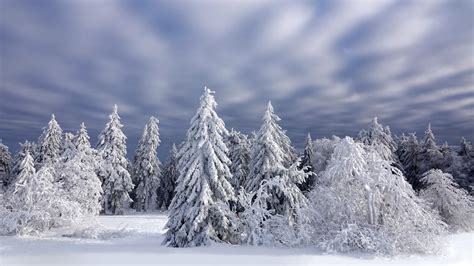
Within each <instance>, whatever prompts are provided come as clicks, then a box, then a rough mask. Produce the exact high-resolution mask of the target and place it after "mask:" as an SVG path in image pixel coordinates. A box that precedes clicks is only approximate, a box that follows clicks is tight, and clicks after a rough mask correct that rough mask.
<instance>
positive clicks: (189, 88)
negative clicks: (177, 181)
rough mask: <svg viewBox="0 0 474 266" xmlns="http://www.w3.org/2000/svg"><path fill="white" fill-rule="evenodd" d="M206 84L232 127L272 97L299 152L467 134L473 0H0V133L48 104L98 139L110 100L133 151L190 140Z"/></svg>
mask: <svg viewBox="0 0 474 266" xmlns="http://www.w3.org/2000/svg"><path fill="white" fill-rule="evenodd" d="M204 86H208V87H210V88H211V89H212V90H214V91H216V93H215V97H216V100H217V102H218V107H217V112H218V114H219V115H220V116H221V117H222V118H223V120H224V121H225V123H226V127H227V128H229V129H230V128H234V129H237V130H240V131H243V132H245V133H249V132H251V131H253V130H258V128H259V126H260V123H261V116H262V115H263V111H264V109H265V107H266V104H267V102H268V101H269V100H271V101H272V104H273V106H274V109H275V112H276V113H277V114H278V115H279V116H280V117H281V118H282V120H281V125H282V127H283V128H284V129H286V130H287V134H288V135H289V136H290V138H291V139H292V142H293V144H294V145H295V146H296V148H298V149H301V148H302V146H303V143H304V140H305V136H306V134H307V133H311V134H312V136H313V138H314V139H315V138H321V137H331V136H332V135H338V136H346V135H349V136H356V135H357V132H358V131H359V130H360V129H361V128H366V127H367V126H368V124H369V122H370V121H371V119H372V118H373V117H374V116H377V117H378V120H379V122H380V123H382V124H384V125H389V126H390V128H391V130H392V132H393V133H395V134H401V133H402V132H416V133H417V136H419V137H422V136H423V134H424V130H425V129H426V127H427V124H428V123H429V122H431V125H432V129H433V131H434V133H435V136H436V137H437V140H438V142H440V143H441V142H444V141H448V142H449V143H450V144H454V145H456V144H457V143H459V139H460V137H461V136H465V137H466V138H468V139H470V140H471V141H474V2H473V1H470V0H467V1H457V0H450V1H436V0H419V1H408V0H401V1H383V0H382V1H375V0H367V1H362V0H360V1H359V0H353V1H349V0H346V1H263V0H262V1H260V0H257V1H246V0H243V1H230V0H224V1H217V0H216V1H214V0H212V1H211V0H207V1H206V0H205V1H184V0H178V1H112V0H104V1H92V0H82V1H79V0H77V1H73V0H70V1H47V0H42V1H34V0H25V1H14V0H0V138H1V139H3V143H4V144H6V145H8V146H9V147H10V150H12V151H15V150H17V149H18V143H19V142H22V141H24V140H26V139H28V140H32V141H35V140H37V138H38V136H39V135H40V134H41V131H42V128H43V127H44V126H46V124H47V122H48V121H49V119H50V116H51V114H52V113H54V114H55V115H56V119H57V120H58V122H59V123H60V125H61V127H62V128H63V130H65V131H71V132H75V131H76V130H77V129H78V127H79V124H80V123H81V122H85V124H86V126H87V127H88V130H89V134H90V135H91V142H92V144H93V145H94V144H95V143H96V141H97V135H98V134H99V132H100V131H101V130H102V128H103V127H104V125H105V123H106V122H107V120H108V114H109V113H110V112H111V111H112V109H113V105H114V104H117V105H118V109H119V113H120V115H121V117H122V122H123V124H124V128H123V130H124V132H125V134H126V135H127V136H128V142H127V144H128V152H129V155H131V154H132V153H133V151H134V150H135V148H136V145H137V142H138V139H139V137H140V136H141V131H142V130H143V126H144V125H145V123H146V122H147V120H148V118H149V116H150V115H154V116H156V117H157V118H158V119H159V120H160V134H161V140H162V145H161V146H160V148H159V150H158V154H159V157H160V158H162V159H164V158H166V157H167V156H168V150H169V148H170V146H171V144H172V143H173V142H177V143H179V142H181V141H182V140H183V139H184V138H185V134H186V130H187V128H188V126H189V121H190V119H191V117H192V116H193V114H194V113H195V111H196V109H197V107H198V105H199V96H200V95H201V94H202V92H203V88H204Z"/></svg>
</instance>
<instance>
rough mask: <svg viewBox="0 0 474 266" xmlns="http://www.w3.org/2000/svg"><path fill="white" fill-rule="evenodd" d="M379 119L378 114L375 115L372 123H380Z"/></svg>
mask: <svg viewBox="0 0 474 266" xmlns="http://www.w3.org/2000/svg"><path fill="white" fill-rule="evenodd" d="M378 123H379V121H378V119H377V117H376V116H374V119H372V124H378Z"/></svg>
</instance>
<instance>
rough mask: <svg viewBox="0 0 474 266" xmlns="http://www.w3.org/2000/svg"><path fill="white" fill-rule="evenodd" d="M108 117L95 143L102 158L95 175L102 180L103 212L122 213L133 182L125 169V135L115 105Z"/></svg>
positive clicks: (126, 163)
mask: <svg viewBox="0 0 474 266" xmlns="http://www.w3.org/2000/svg"><path fill="white" fill-rule="evenodd" d="M109 119H110V121H109V122H108V123H107V124H106V125H105V128H104V130H103V131H102V133H101V134H100V135H99V143H98V144H97V152H98V154H99V156H100V157H101V158H102V160H103V165H102V166H101V167H100V169H99V171H98V174H97V175H98V176H99V178H100V179H101V181H102V189H103V192H104V196H103V199H102V202H103V205H104V207H103V210H104V212H106V213H107V212H109V211H110V212H111V213H112V214H123V212H124V205H126V204H128V203H129V202H130V201H131V199H130V196H129V194H128V193H129V192H130V191H132V189H133V183H132V179H131V178H130V173H129V172H128V170H127V167H128V161H127V158H126V155H127V147H126V140H127V137H126V136H125V134H124V133H123V132H122V127H123V125H122V124H121V123H120V116H119V115H118V111H117V105H115V106H114V110H113V112H112V113H111V114H110V115H109Z"/></svg>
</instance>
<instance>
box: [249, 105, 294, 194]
mask: <svg viewBox="0 0 474 266" xmlns="http://www.w3.org/2000/svg"><path fill="white" fill-rule="evenodd" d="M262 120H263V123H262V126H261V127H260V130H259V131H258V132H257V135H256V139H255V140H254V142H253V143H252V151H251V155H250V166H249V169H250V172H249V176H248V179H247V180H246V182H245V184H244V185H245V189H246V190H247V191H256V190H257V189H258V187H259V186H260V183H261V182H262V180H265V179H270V178H272V177H274V176H275V172H278V171H281V170H283V169H284V168H285V167H289V166H290V165H292V164H293V162H294V161H295V153H294V149H293V147H292V146H291V141H290V138H288V136H286V133H285V131H284V130H283V129H282V128H281V127H280V125H278V121H280V117H278V116H277V115H276V114H275V113H274V112H273V106H272V104H271V102H268V105H267V109H266V110H265V114H264V115H263V119H262Z"/></svg>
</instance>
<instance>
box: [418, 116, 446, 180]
mask: <svg viewBox="0 0 474 266" xmlns="http://www.w3.org/2000/svg"><path fill="white" fill-rule="evenodd" d="M418 159H419V167H420V172H419V173H420V174H422V173H425V172H426V171H429V170H431V169H443V167H442V166H443V154H442V153H441V149H440V148H439V147H438V145H437V144H436V140H435V136H434V134H433V131H432V130H431V124H428V129H427V130H426V131H425V139H424V142H423V144H422V145H421V148H420V153H419V156H418ZM418 178H419V177H418Z"/></svg>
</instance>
